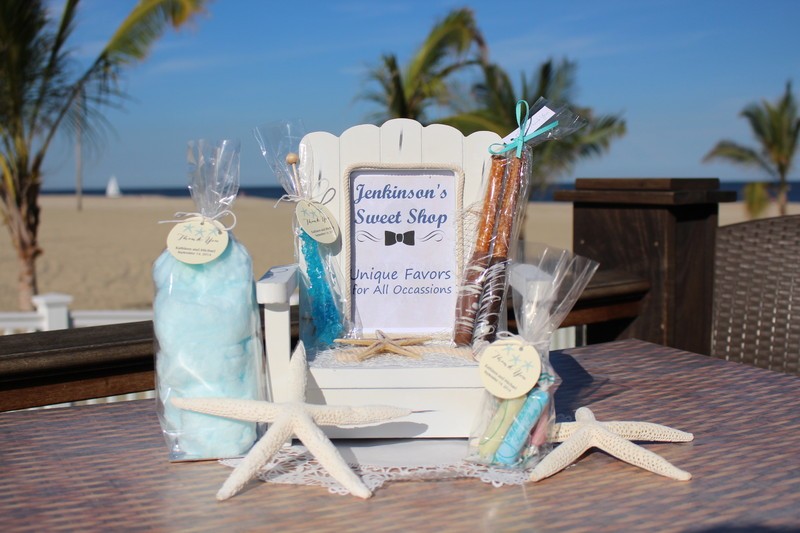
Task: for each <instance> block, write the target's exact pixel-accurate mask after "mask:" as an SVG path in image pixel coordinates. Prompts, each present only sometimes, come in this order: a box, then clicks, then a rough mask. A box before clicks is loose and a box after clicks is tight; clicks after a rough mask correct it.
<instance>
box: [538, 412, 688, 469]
mask: <svg viewBox="0 0 800 533" xmlns="http://www.w3.org/2000/svg"><path fill="white" fill-rule="evenodd" d="M575 420H576V421H575V422H564V423H561V424H556V425H555V427H554V428H553V431H552V432H551V434H550V441H551V442H561V443H562V444H561V445H559V446H558V447H557V448H556V449H555V450H553V451H552V452H551V453H550V454H549V455H547V456H546V457H545V458H544V459H542V461H541V462H540V463H539V464H537V465H536V467H535V468H534V469H533V471H532V472H531V476H530V480H531V481H539V480H542V479H544V478H546V477H549V476H552V475H553V474H556V473H558V472H560V471H561V470H563V469H564V468H566V467H568V466H569V465H571V464H572V463H574V462H575V461H577V460H578V458H579V457H580V456H581V455H583V453H584V452H585V451H586V450H588V449H589V448H600V449H601V450H603V451H604V452H606V453H608V454H610V455H612V456H614V457H616V458H617V459H621V460H623V461H625V462H627V463H630V464H632V465H634V466H638V467H639V468H644V469H645V470H649V471H650V472H653V473H655V474H659V475H661V476H666V477H669V478H672V479H678V480H681V481H686V480H689V479H691V478H692V475H691V474H690V473H689V472H684V471H683V470H681V469H679V468H677V467H675V466H673V465H672V463H670V462H669V461H667V460H666V459H664V458H663V457H661V456H659V455H656V454H655V453H653V452H651V451H650V450H646V449H644V448H642V447H641V446H637V445H636V444H634V443H632V442H630V441H632V440H637V441H649V442H688V441H690V440H692V439H694V435H692V434H691V433H686V432H684V431H679V430H677V429H672V428H670V427H667V426H662V425H659V424H651V423H649V422H599V421H597V419H595V417H594V413H592V411H591V410H590V409H589V408H588V407H581V408H580V409H578V410H577V411H575Z"/></svg>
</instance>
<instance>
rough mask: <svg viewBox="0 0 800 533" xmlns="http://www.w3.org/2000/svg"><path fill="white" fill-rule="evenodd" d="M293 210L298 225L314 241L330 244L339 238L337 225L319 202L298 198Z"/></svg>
mask: <svg viewBox="0 0 800 533" xmlns="http://www.w3.org/2000/svg"><path fill="white" fill-rule="evenodd" d="M294 212H295V215H296V216H297V222H298V223H299V224H300V227H301V228H303V231H305V232H306V233H308V235H309V236H310V237H311V238H312V239H314V240H315V241H317V242H321V243H322V244H331V243H332V242H335V241H336V239H338V238H339V225H338V224H336V221H335V220H334V219H333V215H332V214H331V212H330V211H329V210H328V208H327V207H325V206H324V205H322V204H321V203H319V202H309V201H308V200H300V201H299V202H297V207H296V208H295V211H294Z"/></svg>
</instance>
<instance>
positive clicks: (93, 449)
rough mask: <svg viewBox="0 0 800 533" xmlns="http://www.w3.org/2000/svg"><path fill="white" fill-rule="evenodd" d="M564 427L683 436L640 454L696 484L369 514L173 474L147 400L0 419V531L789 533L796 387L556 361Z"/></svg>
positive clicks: (755, 371)
mask: <svg viewBox="0 0 800 533" xmlns="http://www.w3.org/2000/svg"><path fill="white" fill-rule="evenodd" d="M552 359H553V363H554V366H555V367H556V369H557V371H558V372H559V374H560V375H561V377H562V379H563V380H564V383H563V385H562V386H561V387H560V389H559V391H558V393H557V396H556V406H557V410H558V412H559V417H560V419H566V418H568V417H569V416H570V415H571V414H572V413H573V412H574V410H575V409H577V408H578V407H580V406H583V405H587V406H589V407H591V409H592V410H593V411H594V413H595V415H596V416H597V418H598V419H599V420H606V421H608V420H642V421H649V422H656V423H660V424H665V425H668V426H671V427H674V428H677V429H682V430H684V431H690V432H692V433H694V435H695V440H694V442H690V443H681V444H645V445H644V446H645V447H647V448H648V449H650V450H653V451H654V452H656V453H658V454H660V455H662V456H663V457H664V458H666V459H667V460H669V461H671V462H672V463H673V464H675V465H676V466H678V467H679V468H682V469H684V470H687V471H689V472H691V473H692V475H693V476H694V477H693V479H692V480H691V481H688V482H679V481H673V480H670V479H666V478H662V477H659V476H656V475H655V474H651V473H649V472H646V471H643V470H639V469H637V468H635V467H632V466H630V465H627V464H626V463H623V462H621V461H617V460H615V459H613V458H611V457H609V456H607V455H606V454H604V453H603V452H599V451H590V452H588V453H587V454H586V455H585V456H584V457H583V458H581V459H580V460H579V461H578V463H577V464H576V465H575V466H573V467H571V468H568V469H567V470H565V471H563V472H561V473H559V474H556V475H555V476H553V477H551V478H548V479H546V480H544V481H541V482H539V483H529V484H527V485H525V486H522V487H500V488H494V487H492V486H491V485H487V484H484V483H481V482H479V481H477V480H457V481H425V482H402V483H390V484H388V485H386V486H384V487H383V488H381V489H379V490H378V491H377V492H376V494H375V496H374V497H373V498H372V499H370V500H366V501H364V500H360V499H357V498H354V497H351V496H339V495H333V494H329V493H328V492H327V491H326V490H325V489H322V488H319V487H306V486H287V485H273V484H264V483H260V482H255V481H254V482H252V483H251V485H249V486H248V488H247V489H246V490H245V491H244V492H242V493H241V494H240V495H238V496H236V497H234V498H233V499H231V500H228V501H225V502H217V501H216V500H215V494H216V491H217V490H218V489H219V487H220V486H221V484H222V482H223V481H224V480H225V478H226V477H227V476H228V474H229V473H230V469H229V468H227V467H225V466H222V465H220V464H219V463H217V462H215V461H207V462H194V463H169V462H168V461H167V459H166V445H165V444H164V441H163V439H162V437H161V431H160V428H159V426H158V420H157V418H156V415H155V405H154V403H153V401H151V400H145V401H136V402H125V403H116V404H106V405H92V406H84V407H69V408H62V409H49V410H39V411H20V412H12V413H4V414H0V475H2V481H3V482H2V486H0V528H2V531H54V530H71V531H258V530H261V531H265V530H269V531H273V530H274V531H281V530H288V531H314V532H320V531H333V530H338V531H348V532H355V531H401V530H402V531H519V530H525V531H551V530H552V531H554V530H563V531H623V530H627V531H630V530H648V531H719V530H726V529H729V528H734V529H738V528H742V529H741V530H742V531H744V530H748V529H754V528H759V527H760V528H771V530H773V531H796V530H800V429H798V428H800V409H798V400H800V378H798V377H797V376H791V375H786V374H780V373H777V372H771V371H769V370H763V369H759V368H754V367H749V366H745V365H742V364H738V363H731V362H727V361H723V360H719V359H714V358H710V357H705V356H699V355H695V354H690V353H686V352H682V351H679V350H674V349H671V348H664V347H660V346H656V345H653V344H648V343H644V342H640V341H621V342H616V343H610V344H604V345H596V346H588V347H584V348H579V349H573V350H567V351H565V352H563V353H554V354H553V356H552Z"/></svg>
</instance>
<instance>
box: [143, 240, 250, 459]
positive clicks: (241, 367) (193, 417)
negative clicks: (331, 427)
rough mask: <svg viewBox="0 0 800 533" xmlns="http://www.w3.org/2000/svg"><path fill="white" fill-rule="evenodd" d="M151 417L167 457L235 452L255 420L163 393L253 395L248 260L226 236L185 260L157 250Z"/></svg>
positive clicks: (244, 445)
mask: <svg viewBox="0 0 800 533" xmlns="http://www.w3.org/2000/svg"><path fill="white" fill-rule="evenodd" d="M153 280H154V282H155V286H156V296H155V301H154V302H153V311H154V321H153V322H154V327H155V333H156V338H157V340H158V353H157V355H156V388H157V395H158V399H159V402H160V405H159V418H160V420H161V427H162V429H163V430H164V434H165V436H166V437H167V441H168V444H169V446H170V451H171V454H172V458H173V459H203V458H218V457H233V456H237V455H241V454H243V453H245V452H247V450H248V449H249V448H250V447H251V446H252V444H253V443H254V442H255V440H256V438H257V434H256V425H255V424H254V423H251V422H242V421H238V420H230V419H226V418H221V417H215V416H211V415H205V414H200V413H192V412H189V411H183V410H181V409H178V408H176V407H174V406H173V405H172V404H171V403H170V398H172V397H179V398H201V397H227V398H247V399H261V397H262V396H261V394H262V390H263V377H262V373H263V368H262V350H261V342H260V334H259V331H260V322H259V317H258V307H257V304H256V300H255V286H254V284H253V270H252V261H251V259H250V256H249V254H248V253H247V250H246V249H245V248H244V246H242V245H241V244H240V243H238V242H237V241H236V240H235V239H234V238H233V237H231V240H230V243H229V244H228V247H227V248H226V250H225V251H224V252H223V254H222V255H221V256H220V257H218V258H217V259H215V260H214V261H211V262H210V263H206V264H202V265H189V264H186V263H182V262H180V261H178V260H177V259H175V258H174V257H173V256H172V254H170V253H169V251H164V252H163V253H162V254H161V256H159V257H158V259H156V261H155V263H154V265H153Z"/></svg>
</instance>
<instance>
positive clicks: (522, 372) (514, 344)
mask: <svg viewBox="0 0 800 533" xmlns="http://www.w3.org/2000/svg"><path fill="white" fill-rule="evenodd" d="M479 371H480V375H481V381H483V386H484V387H486V390H488V391H489V392H490V393H491V394H492V395H494V396H496V397H498V398H502V399H506V400H508V399H511V398H518V397H520V396H522V395H523V394H527V393H528V392H529V391H530V390H531V389H532V388H533V387H534V385H536V382H537V381H539V375H540V374H541V373H542V360H541V358H540V357H539V352H537V351H536V348H534V347H533V346H531V345H530V344H524V343H522V342H520V341H519V340H516V339H502V340H499V341H495V342H493V343H492V344H490V345H489V346H488V347H487V348H486V349H485V350H484V352H483V355H482V356H481V363H480V367H479Z"/></svg>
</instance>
